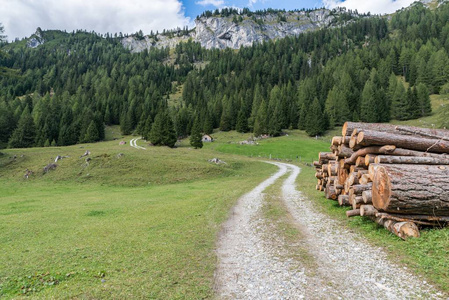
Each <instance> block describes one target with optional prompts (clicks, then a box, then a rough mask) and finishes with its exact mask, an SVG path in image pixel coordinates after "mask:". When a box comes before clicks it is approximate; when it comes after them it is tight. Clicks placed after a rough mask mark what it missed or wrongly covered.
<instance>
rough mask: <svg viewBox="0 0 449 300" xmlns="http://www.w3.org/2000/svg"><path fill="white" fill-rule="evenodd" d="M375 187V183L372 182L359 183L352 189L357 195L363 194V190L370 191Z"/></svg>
mask: <svg viewBox="0 0 449 300" xmlns="http://www.w3.org/2000/svg"><path fill="white" fill-rule="evenodd" d="M372 188H373V183H372V182H370V183H368V184H357V185H353V186H352V187H351V190H352V191H353V193H354V194H356V195H362V192H363V191H368V190H371V189H372Z"/></svg>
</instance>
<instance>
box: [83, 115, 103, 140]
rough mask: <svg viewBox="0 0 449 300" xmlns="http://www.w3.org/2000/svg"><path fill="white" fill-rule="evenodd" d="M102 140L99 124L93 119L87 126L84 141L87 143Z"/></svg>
mask: <svg viewBox="0 0 449 300" xmlns="http://www.w3.org/2000/svg"><path fill="white" fill-rule="evenodd" d="M99 140H100V134H99V132H98V128H97V124H95V121H94V120H92V121H91V122H90V124H89V127H87V131H86V135H85V136H84V139H83V141H84V142H85V143H93V142H97V141H99Z"/></svg>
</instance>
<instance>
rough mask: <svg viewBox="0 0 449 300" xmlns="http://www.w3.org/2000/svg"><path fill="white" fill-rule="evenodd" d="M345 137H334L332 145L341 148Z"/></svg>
mask: <svg viewBox="0 0 449 300" xmlns="http://www.w3.org/2000/svg"><path fill="white" fill-rule="evenodd" d="M342 140H343V137H342V136H334V137H333V138H332V141H331V145H333V146H340V145H341V144H342Z"/></svg>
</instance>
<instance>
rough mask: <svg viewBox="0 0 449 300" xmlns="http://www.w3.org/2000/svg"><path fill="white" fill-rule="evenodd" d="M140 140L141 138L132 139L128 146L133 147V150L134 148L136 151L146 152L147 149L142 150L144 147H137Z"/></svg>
mask: <svg viewBox="0 0 449 300" xmlns="http://www.w3.org/2000/svg"><path fill="white" fill-rule="evenodd" d="M140 139H141V138H135V139H132V140H131V141H129V145H130V146H131V147H133V148H136V149H142V150H146V149H147V148H144V147H141V146H139V145H137V141H138V140H140Z"/></svg>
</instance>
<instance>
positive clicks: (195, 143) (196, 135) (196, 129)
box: [190, 118, 203, 149]
mask: <svg viewBox="0 0 449 300" xmlns="http://www.w3.org/2000/svg"><path fill="white" fill-rule="evenodd" d="M202 138H203V136H202V134H201V127H200V121H199V119H198V118H195V121H194V122H193V126H192V133H191V134H190V145H191V146H192V147H194V148H195V149H198V148H200V149H201V148H203V141H202Z"/></svg>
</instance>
